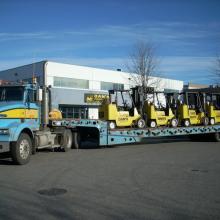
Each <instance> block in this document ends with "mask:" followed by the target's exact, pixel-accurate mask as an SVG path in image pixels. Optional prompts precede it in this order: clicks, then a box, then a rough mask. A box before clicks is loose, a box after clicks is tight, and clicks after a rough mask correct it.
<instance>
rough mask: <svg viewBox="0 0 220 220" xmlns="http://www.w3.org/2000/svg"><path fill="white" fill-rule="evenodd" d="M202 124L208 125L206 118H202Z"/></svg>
mask: <svg viewBox="0 0 220 220" xmlns="http://www.w3.org/2000/svg"><path fill="white" fill-rule="evenodd" d="M202 124H203V125H205V126H207V125H208V124H209V119H208V118H207V117H203V118H202Z"/></svg>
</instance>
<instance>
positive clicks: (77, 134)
mask: <svg viewBox="0 0 220 220" xmlns="http://www.w3.org/2000/svg"><path fill="white" fill-rule="evenodd" d="M80 145H81V136H80V132H74V133H73V148H75V149H79V148H80Z"/></svg>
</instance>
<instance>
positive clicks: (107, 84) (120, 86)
mask: <svg viewBox="0 0 220 220" xmlns="http://www.w3.org/2000/svg"><path fill="white" fill-rule="evenodd" d="M111 89H115V90H123V89H124V85H123V84H119V83H111V82H101V90H111Z"/></svg>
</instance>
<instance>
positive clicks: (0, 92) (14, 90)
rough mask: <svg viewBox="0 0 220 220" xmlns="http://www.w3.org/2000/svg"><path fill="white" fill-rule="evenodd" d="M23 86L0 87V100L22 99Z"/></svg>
mask: <svg viewBox="0 0 220 220" xmlns="http://www.w3.org/2000/svg"><path fill="white" fill-rule="evenodd" d="M23 95H24V88H23V87H20V86H16V87H10V86H9V87H0V102H4V101H22V100H23Z"/></svg>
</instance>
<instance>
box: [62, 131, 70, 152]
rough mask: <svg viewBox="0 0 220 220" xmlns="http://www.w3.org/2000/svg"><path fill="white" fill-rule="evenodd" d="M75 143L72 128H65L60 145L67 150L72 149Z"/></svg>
mask: <svg viewBox="0 0 220 220" xmlns="http://www.w3.org/2000/svg"><path fill="white" fill-rule="evenodd" d="M72 144H73V136H72V132H71V130H70V129H65V131H64V132H63V134H62V141H61V145H60V147H61V148H62V149H63V150H64V151H65V152H66V151H68V150H70V149H71V147H72Z"/></svg>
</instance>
